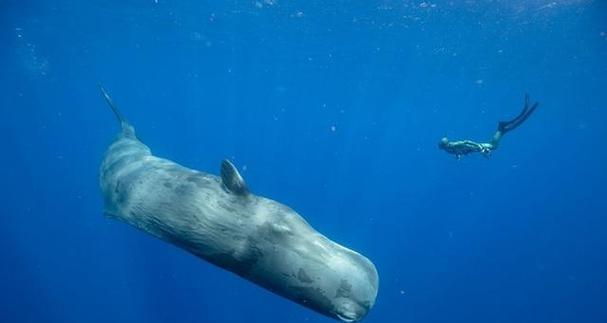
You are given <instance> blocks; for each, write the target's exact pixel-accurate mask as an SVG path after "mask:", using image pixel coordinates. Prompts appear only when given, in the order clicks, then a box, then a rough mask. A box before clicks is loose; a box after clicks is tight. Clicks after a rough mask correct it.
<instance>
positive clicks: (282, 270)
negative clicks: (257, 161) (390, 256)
mask: <svg viewBox="0 0 607 323" xmlns="http://www.w3.org/2000/svg"><path fill="white" fill-rule="evenodd" d="M99 87H100V90H101V93H102V95H103V97H104V98H105V100H106V101H107V103H108V105H109V106H110V108H111V110H112V111H113V112H114V115H115V116H116V118H117V119H118V122H119V123H120V127H121V131H120V133H119V134H118V136H117V138H116V139H115V140H114V142H113V143H112V144H111V145H110V146H109V148H108V149H107V151H106V154H105V157H104V159H103V162H102V163H101V168H100V178H99V181H100V186H101V191H102V192H103V198H104V208H105V213H106V215H107V216H109V217H111V218H115V219H118V220H121V221H123V222H126V223H128V224H130V225H132V226H134V227H136V228H138V229H140V230H142V231H144V232H147V233H148V234H151V235H153V236H155V237H157V238H159V239H161V240H164V241H166V242H168V243H171V244H173V245H175V246H177V247H179V248H182V249H184V250H186V251H188V252H190V253H192V254H193V255H195V256H197V257H200V258H202V259H204V260H206V261H208V262H210V263H212V264H214V265H216V266H219V267H221V268H223V269H226V270H228V271H230V272H233V273H235V274H236V275H239V276H241V277H242V278H245V279H247V280H249V281H251V282H253V283H255V284H257V285H259V286H261V287H264V288H266V289H268V290H270V291H272V292H274V293H275V294H277V295H280V296H282V297H285V298H287V299H290V300H292V301H294V302H296V303H299V304H301V305H303V306H305V307H307V308H310V309H312V310H315V311H317V312H318V313H321V314H324V315H326V316H329V317H332V318H335V319H338V320H342V321H345V322H353V321H359V320H361V319H362V318H364V317H365V316H366V315H367V313H368V312H369V310H370V309H371V308H372V307H373V304H374V303H375V298H376V297H377V290H378V285H379V278H378V275H377V271H376V269H375V266H374V265H373V263H371V261H369V259H367V258H366V257H364V256H362V255H361V254H359V253H357V252H355V251H353V250H351V249H348V248H346V247H344V246H342V245H340V244H337V243H336V242H333V241H331V240H330V239H329V238H327V237H325V236H324V235H322V234H320V233H319V232H318V231H316V230H314V228H312V226H310V225H309V224H308V223H307V222H306V221H305V220H304V219H303V218H302V217H301V216H300V215H299V214H298V213H297V212H295V211H294V210H292V209H291V208H289V207H288V206H286V205H283V204H281V203H280V202H277V201H274V200H271V199H269V198H265V197H262V196H258V195H255V194H253V193H252V192H251V191H250V190H249V188H248V186H247V184H246V182H245V180H244V178H243V177H242V176H241V175H240V174H239V172H238V170H237V169H236V167H234V165H233V164H232V163H231V162H230V161H229V160H224V161H222V163H221V167H220V175H219V176H215V175H212V174H209V173H205V172H201V171H197V170H194V169H190V168H186V167H184V166H181V165H179V164H177V163H175V162H173V161H171V160H168V159H164V158H160V157H156V156H154V155H152V152H151V150H150V149H149V148H148V147H147V146H146V145H145V144H143V143H142V142H141V141H140V140H139V139H138V138H137V136H136V134H135V128H134V127H133V126H131V124H130V123H129V122H127V120H126V119H125V118H124V116H123V115H122V114H121V113H120V111H119V110H118V108H117V107H116V105H115V104H114V103H113V101H112V99H111V98H110V96H109V95H108V93H107V92H106V91H105V90H104V89H103V87H101V86H99Z"/></svg>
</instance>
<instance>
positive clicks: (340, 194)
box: [0, 0, 607, 323]
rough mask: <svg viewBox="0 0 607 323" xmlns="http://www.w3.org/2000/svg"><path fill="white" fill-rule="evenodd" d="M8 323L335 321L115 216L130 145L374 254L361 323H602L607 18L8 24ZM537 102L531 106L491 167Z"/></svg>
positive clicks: (436, 13) (173, 15) (382, 5)
mask: <svg viewBox="0 0 607 323" xmlns="http://www.w3.org/2000/svg"><path fill="white" fill-rule="evenodd" d="M0 17H1V18H0V27H1V28H0V30H1V32H0V44H1V45H0V46H1V48H2V50H1V51H0V67H1V69H0V70H1V71H2V72H1V73H0V89H1V90H0V92H1V93H2V95H0V112H1V117H0V135H1V137H2V139H3V140H2V143H3V147H2V153H1V158H0V179H1V180H2V184H3V185H1V188H0V205H1V207H0V247H1V248H0V322H93V323H94V322H218V323H223V322H332V320H331V319H328V318H325V317H323V316H321V315H319V314H316V313H314V312H312V311H310V310H308V309H305V308H303V307H301V306H299V305H296V304H294V303H292V302H290V301H287V300H284V299H282V298H280V297H278V296H276V295H274V294H271V293H270V292H267V291H265V290H263V289H261V288H259V287H257V286H255V285H253V284H251V283H249V282H247V281H245V280H243V279H241V278H239V277H237V276H235V275H233V274H231V273H229V272H226V271H224V270H221V269H219V268H216V267H214V266H211V265H209V264H207V263H205V262H203V261H201V260H199V259H197V258H195V257H193V256H191V255H190V254H188V253H186V252H184V251H182V250H180V249H177V248H175V247H173V246H171V245H169V244H167V243H164V242H162V241H160V240H157V239H155V238H152V237H150V236H148V235H145V234H143V233H142V232H140V231H138V230H136V229H134V228H132V227H129V226H128V225H126V224H123V223H120V222H117V221H114V220H110V219H108V218H105V217H104V216H103V214H102V210H103V205H102V197H101V193H100V190H99V183H98V169H99V164H100V162H101V159H102V156H103V153H104V151H105V149H106V148H107V145H108V144H109V143H110V142H111V140H112V139H113V138H114V137H115V136H116V134H117V133H118V126H117V124H116V122H115V120H114V117H113V116H112V114H111V112H110V111H109V109H108V108H107V106H106V105H105V103H104V102H103V100H102V98H101V96H100V94H99V93H98V89H97V83H98V82H100V83H102V84H103V85H104V86H105V87H106V88H107V89H108V91H109V92H110V93H111V94H112V96H113V98H114V100H115V101H116V103H117V104H118V105H119V106H120V108H121V109H122V111H123V113H124V114H125V115H126V116H127V117H128V119H129V120H130V121H131V123H133V124H134V126H135V127H136V128H137V131H138V135H139V137H140V138H141V139H142V140H143V141H144V142H145V143H146V144H148V145H149V146H150V147H151V148H152V149H153V151H154V153H155V154H156V155H159V156H162V157H167V158H170V159H172V160H174V161H177V162H179V163H181V164H183V165H186V166H189V167H192V168H196V169H200V170H205V171H208V172H211V173H215V174H217V173H218V172H219V163H220V161H221V160H222V159H223V158H226V157H227V158H230V159H232V160H233V161H234V163H235V164H236V165H237V167H238V168H239V169H240V170H241V173H242V175H243V176H244V177H245V179H246V181H247V183H248V184H249V186H250V188H251V190H252V191H253V192H255V193H256V194H260V195H263V196H267V197H271V198H273V199H276V200H278V201H281V202H283V203H285V204H287V205H289V206H291V207H292V208H294V209H295V210H297V211H298V212H299V213H300V214H302V215H303V216H304V217H305V218H306V219H307V220H308V222H310V223H311V224H312V225H313V226H314V227H315V228H316V229H318V230H319V231H320V232H322V233H324V234H326V235H327V236H329V237H331V238H332V239H334V240H335V241H337V242H339V243H342V244H344V245H346V246H348V247H350V248H353V249H355V250H357V251H359V252H361V253H363V254H364V255H366V256H368V257H369V258H370V259H371V260H372V261H373V262H374V263H375V265H376V266H377V269H378V271H379V275H380V290H379V295H378V298H377V303H376V305H375V307H374V308H373V309H372V310H371V312H370V314H369V315H368V316H367V318H366V319H365V322H466V323H470V322H504V323H505V322H534V323H538V322H547V323H560V322H563V323H564V322H592V323H594V322H596V323H604V322H607V275H606V273H607V218H606V214H607V199H606V198H605V196H606V194H607V187H606V185H605V183H606V182H607V167H606V166H605V165H607V153H605V144H604V142H602V140H603V139H604V138H605V137H606V136H607V127H606V126H605V121H606V120H607V112H606V108H607V106H606V104H607V91H606V85H607V19H606V17H607V3H605V2H604V1H591V0H561V1H544V0H532V1H523V0H513V1H497V0H495V1H438V0H437V1H408V0H404V1H388V0H386V1H316V0H314V1H285V0H252V1H169V0H158V1H154V0H149V1H143V0H138V1H134V0H127V1H100V0H93V1H75V0H71V1H69V0H57V1H34V0H32V1H13V0H4V1H2V3H0ZM526 92H528V93H529V94H530V95H531V98H532V100H537V101H539V102H540V107H539V108H538V110H537V111H536V112H535V113H534V115H532V116H531V118H529V119H528V120H527V121H526V122H525V124H523V125H522V126H521V127H520V128H518V129H516V130H514V131H512V132H511V133H508V134H507V135H506V136H505V137H504V140H503V141H502V144H501V146H500V147H499V149H498V150H496V151H495V152H494V154H493V156H492V157H491V158H490V159H485V158H483V157H482V156H466V157H464V158H462V160H460V161H458V160H456V159H455V158H453V156H450V155H448V154H446V153H445V152H443V151H441V150H439V149H438V148H437V142H438V140H439V139H440V138H441V137H442V136H444V135H447V136H449V138H453V139H456V138H462V139H466V138H469V139H474V140H486V139H489V138H490V137H491V135H492V134H493V132H494V131H495V129H496V125H497V122H498V121H499V120H506V119H510V118H512V117H514V116H516V114H517V113H519V112H520V109H521V108H522V105H523V96H524V94H525V93H526Z"/></svg>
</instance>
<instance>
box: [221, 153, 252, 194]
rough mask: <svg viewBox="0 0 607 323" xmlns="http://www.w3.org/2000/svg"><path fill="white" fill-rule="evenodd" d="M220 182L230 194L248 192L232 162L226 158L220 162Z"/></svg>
mask: <svg viewBox="0 0 607 323" xmlns="http://www.w3.org/2000/svg"><path fill="white" fill-rule="evenodd" d="M221 182H222V184H223V187H224V188H225V189H226V190H227V191H228V192H230V193H232V194H236V195H247V194H249V189H248V188H247V184H246V183H245V182H244V179H243V178H242V176H240V174H239V173H238V170H237V169H236V167H234V164H232V162H230V161H229V160H227V159H224V160H223V161H222V162H221Z"/></svg>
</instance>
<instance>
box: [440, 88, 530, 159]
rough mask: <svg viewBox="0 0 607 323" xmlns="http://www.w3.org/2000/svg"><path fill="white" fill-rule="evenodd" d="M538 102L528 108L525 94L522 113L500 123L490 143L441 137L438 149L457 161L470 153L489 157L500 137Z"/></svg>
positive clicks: (513, 127)
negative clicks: (452, 156)
mask: <svg viewBox="0 0 607 323" xmlns="http://www.w3.org/2000/svg"><path fill="white" fill-rule="evenodd" d="M538 105H539V102H535V103H534V104H533V105H531V106H529V94H525V106H524V107H523V111H521V113H520V114H519V115H518V116H517V117H516V118H514V119H512V120H510V121H500V122H499V123H498V125H497V131H496V132H495V134H494V135H493V138H492V139H491V141H490V142H480V143H479V142H475V141H472V140H458V141H449V139H448V138H447V137H443V138H442V139H441V140H440V142H439V143H438V148H440V149H442V150H444V151H446V152H448V153H449V154H452V155H455V157H456V158H457V159H458V160H459V159H461V158H462V156H463V155H467V154H470V153H480V154H482V155H483V156H485V157H487V158H488V157H490V156H491V152H492V151H494V150H495V149H497V147H498V146H499V142H500V140H501V139H502V137H503V136H504V135H505V134H506V133H507V132H508V131H510V130H512V129H515V128H516V127H518V126H520V125H521V124H522V123H523V122H524V121H525V120H527V118H529V116H530V115H531V114H532V113H533V111H535V109H536V108H537V106H538Z"/></svg>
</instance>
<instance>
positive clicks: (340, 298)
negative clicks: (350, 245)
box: [333, 250, 379, 322]
mask: <svg viewBox="0 0 607 323" xmlns="http://www.w3.org/2000/svg"><path fill="white" fill-rule="evenodd" d="M348 254H349V255H348V256H347V258H350V264H349V265H348V266H347V267H349V268H344V273H345V274H344V276H343V277H344V279H342V280H341V281H340V284H339V287H338V289H337V292H336V293H335V298H334V300H333V304H334V311H335V312H334V314H335V316H336V317H337V318H338V319H340V320H342V321H344V322H354V321H360V320H361V319H363V318H364V317H365V316H366V315H367V313H368V312H369V310H370V309H371V307H373V305H374V304H375V298H376V297H377V290H378V285H379V284H378V283H379V278H378V275H377V270H376V269H375V266H374V265H373V264H372V263H371V261H369V260H368V259H367V258H365V257H364V256H362V255H360V254H358V253H356V252H353V251H351V250H348Z"/></svg>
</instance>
